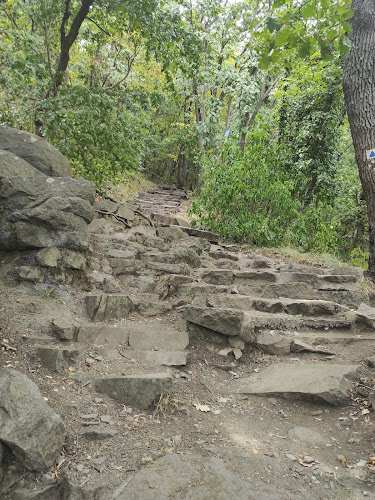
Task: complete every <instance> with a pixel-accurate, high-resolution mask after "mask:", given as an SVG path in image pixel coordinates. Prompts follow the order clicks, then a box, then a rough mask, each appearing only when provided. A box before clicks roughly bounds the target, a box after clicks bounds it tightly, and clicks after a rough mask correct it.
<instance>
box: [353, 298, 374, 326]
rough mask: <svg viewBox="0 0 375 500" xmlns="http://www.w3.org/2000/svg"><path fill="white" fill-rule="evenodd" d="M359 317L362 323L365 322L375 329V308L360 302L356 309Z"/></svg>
mask: <svg viewBox="0 0 375 500" xmlns="http://www.w3.org/2000/svg"><path fill="white" fill-rule="evenodd" d="M355 314H356V315H357V318H358V320H359V322H360V323H363V324H364V325H365V326H367V327H368V328H371V329H372V330H374V329H375V308H374V307H370V306H369V305H367V304H360V306H359V307H358V309H357V310H356V311H355Z"/></svg>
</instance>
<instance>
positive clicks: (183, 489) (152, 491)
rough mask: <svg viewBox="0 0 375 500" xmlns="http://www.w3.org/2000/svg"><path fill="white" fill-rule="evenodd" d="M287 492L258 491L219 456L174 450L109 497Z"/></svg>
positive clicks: (275, 494) (135, 499) (249, 497)
mask: <svg viewBox="0 0 375 500" xmlns="http://www.w3.org/2000/svg"><path fill="white" fill-rule="evenodd" d="M284 494H285V492H283V490H282V489H281V488H277V491H276V490H275V489H273V490H270V489H269V488H267V487H263V488H262V491H260V490H255V489H254V486H253V484H251V483H250V482H247V481H244V480H242V479H241V478H240V477H239V476H238V475H237V474H235V473H234V472H231V471H230V470H229V469H227V468H226V466H225V463H224V461H223V460H221V459H220V458H216V457H201V456H198V455H193V454H192V455H180V454H174V453H171V454H167V455H165V456H164V457H162V458H159V459H158V460H156V461H155V463H154V464H150V465H148V466H147V467H146V468H144V469H142V470H141V471H139V472H137V473H136V474H134V475H133V476H132V478H131V479H130V480H127V481H126V482H125V483H124V484H123V485H121V486H120V487H119V488H118V489H117V490H116V491H115V492H114V494H113V495H112V496H111V497H110V499H109V500H127V499H132V500H144V499H146V498H147V500H166V499H168V498H171V499H172V498H175V499H179V500H192V499H197V500H198V499H202V500H203V499H205V500H211V499H213V498H215V499H217V500H228V499H232V498H236V499H238V500H280V498H284ZM281 495H283V496H281ZM287 497H288V498H291V497H290V496H285V498H287Z"/></svg>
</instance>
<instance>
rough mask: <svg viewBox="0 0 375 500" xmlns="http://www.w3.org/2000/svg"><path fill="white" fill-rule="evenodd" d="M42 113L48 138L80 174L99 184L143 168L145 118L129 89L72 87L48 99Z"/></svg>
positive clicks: (76, 172) (103, 184)
mask: <svg viewBox="0 0 375 500" xmlns="http://www.w3.org/2000/svg"><path fill="white" fill-rule="evenodd" d="M39 116H41V117H42V121H43V133H44V135H45V137H46V138H47V139H48V140H50V141H51V142H52V143H53V144H56V145H58V147H59V149H60V150H61V152H63V153H64V154H66V155H67V156H68V157H69V159H70V161H71V163H72V166H73V169H74V171H75V174H76V175H78V176H81V177H85V178H86V179H89V180H92V181H94V182H95V183H96V185H97V186H99V187H103V186H105V184H108V183H110V182H111V180H112V181H116V178H119V177H120V176H121V174H123V173H124V172H125V171H127V170H132V169H136V168H138V167H139V166H140V163H141V160H142V155H143V147H144V146H143V144H144V141H145V129H144V126H145V122H144V116H143V112H142V109H140V107H139V106H136V105H135V103H134V102H133V101H132V100H131V98H130V97H129V96H128V95H127V94H124V93H123V92H120V91H112V92H105V91H104V90H103V89H100V88H96V89H92V90H91V91H90V90H89V89H87V88H86V87H78V86H74V87H73V86H72V87H66V88H63V89H62V90H61V91H60V93H59V95H58V96H57V97H56V98H50V99H47V100H45V101H44V102H43V107H41V108H40V110H39Z"/></svg>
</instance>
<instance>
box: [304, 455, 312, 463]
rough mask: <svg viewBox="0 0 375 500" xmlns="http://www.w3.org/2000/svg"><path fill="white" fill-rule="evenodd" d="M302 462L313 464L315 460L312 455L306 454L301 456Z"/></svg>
mask: <svg viewBox="0 0 375 500" xmlns="http://www.w3.org/2000/svg"><path fill="white" fill-rule="evenodd" d="M303 462H304V463H305V464H313V463H314V462H315V459H314V458H313V457H310V456H309V455H306V456H305V457H303Z"/></svg>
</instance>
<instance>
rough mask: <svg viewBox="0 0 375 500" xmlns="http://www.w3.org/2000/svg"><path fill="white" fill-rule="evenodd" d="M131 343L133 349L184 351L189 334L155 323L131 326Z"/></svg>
mask: <svg viewBox="0 0 375 500" xmlns="http://www.w3.org/2000/svg"><path fill="white" fill-rule="evenodd" d="M129 332H130V335H129V345H130V346H131V347H132V348H133V349H138V350H153V349H159V350H161V351H183V350H184V349H185V348H186V346H187V345H188V344H189V335H188V334H187V333H186V332H182V331H179V330H172V329H171V330H168V329H166V328H165V327H161V326H160V325H158V324H157V322H155V323H154V325H150V324H147V325H142V324H140V325H135V324H134V325H132V326H129Z"/></svg>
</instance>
